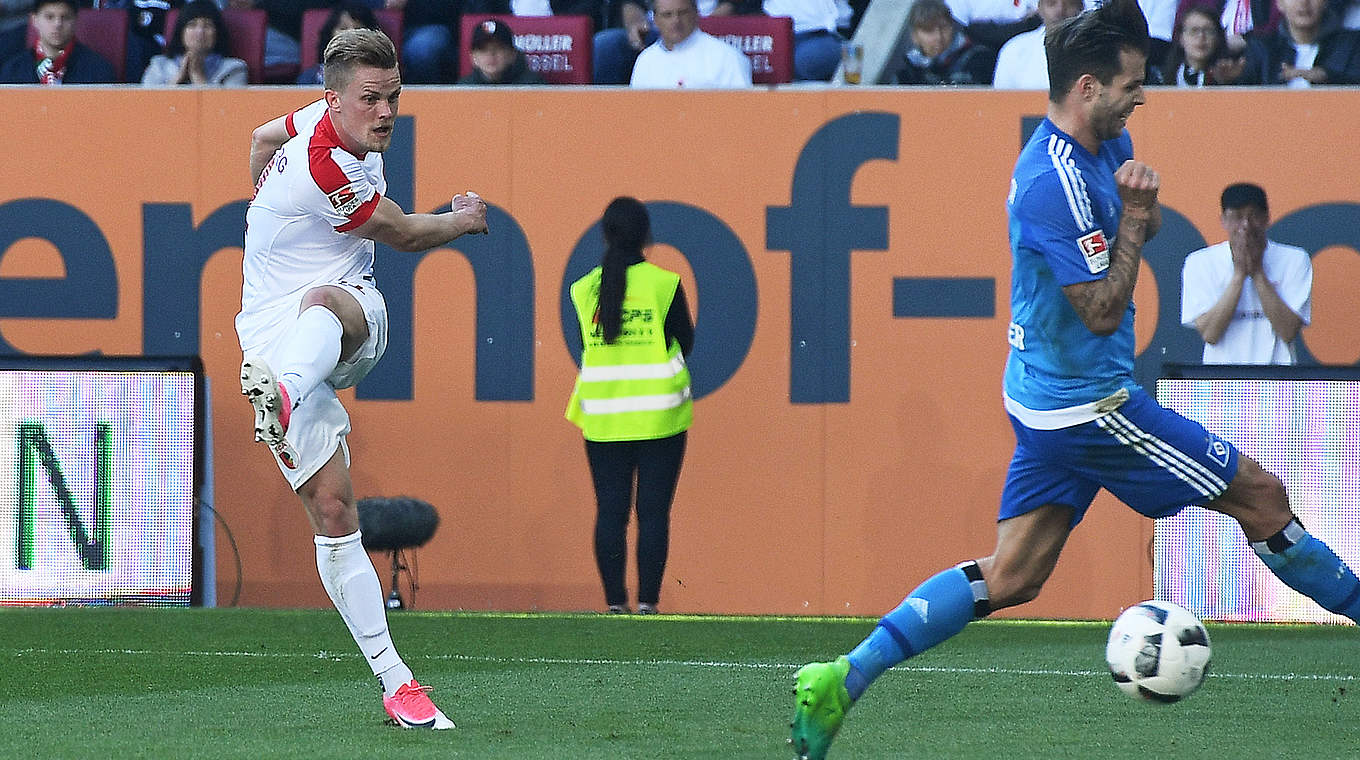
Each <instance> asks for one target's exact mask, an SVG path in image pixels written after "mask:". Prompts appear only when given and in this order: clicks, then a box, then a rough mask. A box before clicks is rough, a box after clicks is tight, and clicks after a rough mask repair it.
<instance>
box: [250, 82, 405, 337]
mask: <svg viewBox="0 0 1360 760" xmlns="http://www.w3.org/2000/svg"><path fill="white" fill-rule="evenodd" d="M286 124H287V127H288V133H289V134H290V135H292V137H291V138H290V139H289V140H288V142H286V143H284V144H283V147H282V148H280V149H279V150H278V151H276V152H275V153H274V157H273V158H272V159H270V161H269V165H268V166H266V167H265V169H264V172H263V173H261V175H260V179H259V182H258V183H257V184H256V185H255V198H254V199H253V200H251V202H250V208H249V209H248V210H247V211H246V245H245V261H244V264H243V269H244V282H243V284H242V288H241V313H240V314H238V315H236V332H237V334H238V335H239V336H240V338H241V346H242V348H243V349H247V350H249V349H250V348H251V347H253V346H254V345H256V344H258V343H259V342H261V341H263V340H265V339H266V338H267V336H268V334H269V333H271V332H272V331H273V329H274V327H275V326H277V325H279V324H281V323H286V322H287V320H291V319H292V318H293V317H295V316H296V315H297V307H298V303H299V302H300V300H301V298H302V295H303V294H304V293H306V292H307V291H308V290H310V289H311V288H314V287H316V286H318V285H325V284H329V283H337V282H342V281H350V282H357V281H359V280H360V279H361V278H365V277H367V278H369V282H372V279H371V278H372V273H373V241H372V240H366V239H364V238H361V237H359V236H357V235H353V234H347V233H349V231H350V230H353V229H354V228H355V227H358V226H360V225H362V224H363V223H364V222H366V221H368V219H369V217H371V216H372V215H373V210H374V209H376V208H377V207H378V201H379V200H380V199H381V198H382V194H383V193H384V192H386V190H387V180H386V178H384V177H383V162H382V154H381V153H376V152H370V153H366V154H363V155H355V154H353V153H350V152H349V151H348V150H346V149H345V148H344V147H343V146H342V145H341V143H340V137H339V135H338V134H337V133H336V128H335V126H334V125H333V124H332V123H331V118H330V114H329V113H328V111H327V108H326V101H324V100H318V101H317V102H315V103H312V104H311V105H308V106H305V107H303V108H300V109H298V110H297V111H294V112H293V113H292V114H289V116H288V118H287V119H286Z"/></svg>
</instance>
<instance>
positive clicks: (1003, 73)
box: [992, 0, 1081, 90]
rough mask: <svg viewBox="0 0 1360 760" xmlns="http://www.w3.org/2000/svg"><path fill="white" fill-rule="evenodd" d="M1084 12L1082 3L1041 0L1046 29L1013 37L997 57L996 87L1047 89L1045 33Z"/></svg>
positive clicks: (1004, 88) (1041, 28) (1007, 88)
mask: <svg viewBox="0 0 1360 760" xmlns="http://www.w3.org/2000/svg"><path fill="white" fill-rule="evenodd" d="M1078 13H1081V0H1039V19H1040V20H1041V21H1043V26H1041V27H1039V28H1037V29H1031V30H1030V31H1028V32H1023V33H1021V34H1017V35H1016V36H1014V37H1012V38H1011V39H1010V40H1009V41H1008V42H1007V43H1006V44H1005V45H1003V46H1002V47H1001V52H1000V53H997V56H996V73H995V75H994V76H993V77H992V86H993V87H995V88H996V89H998V90H1047V89H1048V59H1047V58H1046V57H1045V56H1044V32H1046V31H1048V29H1049V28H1051V27H1054V26H1057V25H1058V24H1059V23H1061V22H1062V21H1063V20H1064V19H1069V18H1072V17H1073V16H1075V15H1077V14H1078Z"/></svg>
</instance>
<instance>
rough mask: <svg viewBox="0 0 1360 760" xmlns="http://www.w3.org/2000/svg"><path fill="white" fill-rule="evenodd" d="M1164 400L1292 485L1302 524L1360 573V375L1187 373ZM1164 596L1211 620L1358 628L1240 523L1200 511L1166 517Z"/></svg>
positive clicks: (1257, 370)
mask: <svg viewBox="0 0 1360 760" xmlns="http://www.w3.org/2000/svg"><path fill="white" fill-rule="evenodd" d="M1167 374H1171V375H1175V376H1173V377H1163V378H1161V379H1159V380H1158V381H1157V400H1158V401H1159V402H1161V404H1162V405H1163V406H1165V407H1167V408H1169V409H1174V410H1175V411H1177V412H1179V413H1181V414H1182V415H1184V416H1186V417H1189V418H1190V419H1193V420H1196V421H1198V422H1200V423H1201V424H1203V425H1204V426H1205V427H1206V428H1208V429H1209V431H1210V432H1212V433H1215V434H1217V435H1219V436H1221V437H1223V438H1225V439H1227V440H1228V441H1230V442H1231V443H1232V444H1234V445H1235V446H1237V448H1238V450H1240V451H1241V452H1243V453H1244V454H1247V455H1248V456H1250V457H1252V458H1253V459H1255V460H1256V461H1258V462H1260V463H1261V466H1263V467H1264V468H1265V469H1266V470H1267V471H1269V472H1271V473H1274V474H1275V475H1276V476H1278V477H1279V478H1280V480H1282V481H1284V485H1285V490H1286V491H1287V492H1288V494H1289V499H1290V503H1291V505H1292V507H1293V509H1294V513H1295V514H1296V515H1298V517H1299V520H1300V521H1301V522H1302V523H1303V524H1304V526H1305V527H1306V528H1307V529H1308V530H1309V531H1310V532H1311V533H1312V534H1313V535H1315V536H1317V537H1318V538H1321V539H1322V540H1323V541H1326V542H1327V544H1328V545H1330V546H1331V547H1332V549H1333V550H1334V551H1335V552H1336V553H1337V554H1338V555H1339V556H1340V557H1341V558H1342V559H1343V560H1345V561H1346V562H1347V563H1348V564H1349V565H1350V566H1351V567H1352V568H1354V567H1357V566H1360V368H1350V367H1345V368H1340V367H1236V366H1234V367H1227V366H1221V367H1210V366H1204V367H1192V366H1185V367H1177V368H1171V369H1170V370H1169V372H1168V373H1167ZM1153 566H1154V569H1153V575H1154V578H1155V581H1154V586H1155V592H1156V597H1157V598H1158V599H1166V600H1169V601H1173V602H1176V603H1177V604H1180V605H1182V606H1184V607H1185V608H1187V609H1189V610H1190V611H1192V612H1194V613H1195V614H1197V615H1199V616H1200V617H1202V618H1207V619H1210V620H1239V621H1262V622H1265V621H1272V622H1318V623H1322V622H1325V623H1349V622H1350V621H1348V620H1346V619H1345V618H1343V617H1341V616H1338V615H1333V614H1332V613H1330V612H1327V611H1326V610H1324V609H1322V608H1321V607H1319V606H1318V605H1317V604H1316V603H1314V602H1313V601H1312V600H1310V599H1308V598H1307V597H1305V596H1303V595H1301V594H1299V593H1298V592H1296V591H1294V590H1292V589H1290V588H1288V587H1286V586H1285V585H1284V584H1283V583H1281V582H1280V581H1279V580H1277V579H1276V578H1275V576H1274V575H1272V574H1271V572H1270V571H1269V570H1267V569H1266V567H1265V565H1263V564H1262V563H1261V561H1260V560H1259V559H1257V557H1256V555H1255V553H1254V552H1253V551H1252V550H1251V547H1250V546H1249V545H1248V544H1247V541H1246V538H1245V537H1244V536H1243V535H1242V531H1241V529H1240V528H1239V527H1238V525H1237V523H1236V522H1235V521H1233V520H1232V519H1231V518H1229V517H1225V516H1223V515H1220V514H1218V513H1216V512H1210V511H1209V510H1206V509H1203V508H1200V507H1188V508H1186V509H1185V510H1183V511H1182V512H1181V513H1180V514H1179V515H1176V516H1175V517H1171V518H1167V519H1164V520H1158V521H1157V523H1156V528H1155V529H1154V538H1153Z"/></svg>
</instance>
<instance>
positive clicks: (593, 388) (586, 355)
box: [566, 261, 694, 441]
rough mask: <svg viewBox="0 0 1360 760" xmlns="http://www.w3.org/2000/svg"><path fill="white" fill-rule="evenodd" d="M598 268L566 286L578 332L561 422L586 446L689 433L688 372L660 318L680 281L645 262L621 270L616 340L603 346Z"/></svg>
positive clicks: (663, 319)
mask: <svg viewBox="0 0 1360 760" xmlns="http://www.w3.org/2000/svg"><path fill="white" fill-rule="evenodd" d="M601 276H602V269H601V267H595V268H594V269H592V270H591V271H590V273H589V274H587V275H586V276H585V277H582V278H581V279H579V280H577V281H576V282H574V283H572V286H571V301H572V304H573V305H574V306H575V307H576V317H577V319H578V320H579V322H580V325H581V339H582V350H581V372H580V374H579V375H578V376H577V378H576V387H575V389H574V390H573V391H572V394H571V400H570V401H569V402H568V404H567V413H566V417H567V419H568V420H571V422H572V423H574V424H576V425H577V426H578V427H580V428H581V432H582V433H583V434H584V436H585V438H586V440H588V441H642V440H650V439H654V438H665V437H667V436H671V435H675V434H676V433H679V432H682V431H684V430H688V429H689V425H690V422H691V421H692V420H693V419H694V402H693V400H692V399H691V396H690V380H689V369H688V367H686V366H685V357H684V355H683V354H682V353H681V351H680V344H679V342H678V341H676V340H673V339H672V340H670V341H667V339H666V334H665V325H666V315H667V312H668V311H669V309H670V305H671V301H672V300H673V299H674V298H675V290H676V288H677V287H678V286H679V284H680V276H679V275H677V274H675V273H674V272H671V271H668V270H665V269H662V268H661V267H658V266H656V265H655V264H651V263H649V262H646V261H639V262H638V263H636V264H633V265H631V266H629V267H628V273H627V282H628V285H627V289H626V291H625V294H624V297H623V307H622V311H621V316H622V319H621V324H620V331H619V335H618V337H617V338H616V339H615V340H614V342H612V343H608V342H606V341H605V339H604V334H603V330H602V329H601V325H600V322H599V320H598V318H597V315H598V313H599V306H598V304H599V299H600V281H601Z"/></svg>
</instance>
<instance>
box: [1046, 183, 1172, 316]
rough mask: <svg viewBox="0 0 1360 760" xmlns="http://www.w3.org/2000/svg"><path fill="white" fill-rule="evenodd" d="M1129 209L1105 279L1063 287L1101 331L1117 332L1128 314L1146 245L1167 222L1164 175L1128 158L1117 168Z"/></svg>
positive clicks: (1079, 310) (1121, 195)
mask: <svg viewBox="0 0 1360 760" xmlns="http://www.w3.org/2000/svg"><path fill="white" fill-rule="evenodd" d="M1114 179H1115V183H1116V184H1118V185H1119V195H1120V197H1121V198H1122V199H1123V201H1124V214H1123V216H1121V217H1120V218H1119V233H1118V235H1117V236H1116V237H1115V241H1114V245H1113V246H1112V250H1111V251H1110V266H1109V268H1108V269H1106V270H1105V278H1104V279H1101V280H1092V281H1090V282H1079V283H1075V284H1073V285H1067V286H1065V287H1064V288H1063V293H1064V294H1066V296H1067V300H1068V301H1069V302H1070V303H1071V304H1072V308H1073V309H1075V310H1076V312H1077V315H1078V316H1080V317H1081V321H1082V322H1083V323H1084V324H1085V325H1086V327H1087V329H1089V330H1090V331H1091V332H1093V333H1095V334H1096V335H1102V336H1103V335H1113V334H1114V332H1115V330H1118V329H1119V324H1120V322H1122V321H1123V319H1124V312H1125V311H1126V310H1128V308H1129V301H1130V299H1132V298H1133V287H1134V286H1135V285H1137V284H1138V264H1139V262H1140V261H1141V260H1142V255H1143V245H1144V244H1145V243H1147V241H1148V240H1151V239H1152V236H1153V235H1155V234H1157V230H1158V229H1160V228H1161V226H1162V211H1161V208H1160V207H1159V206H1158V205H1157V191H1158V190H1159V189H1160V188H1161V178H1160V177H1159V176H1158V175H1157V172H1155V171H1153V170H1152V169H1151V168H1149V167H1148V166H1147V165H1146V164H1142V163H1139V162H1137V161H1133V160H1129V161H1125V162H1124V165H1123V166H1120V167H1119V169H1117V170H1116V171H1115V173H1114Z"/></svg>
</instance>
